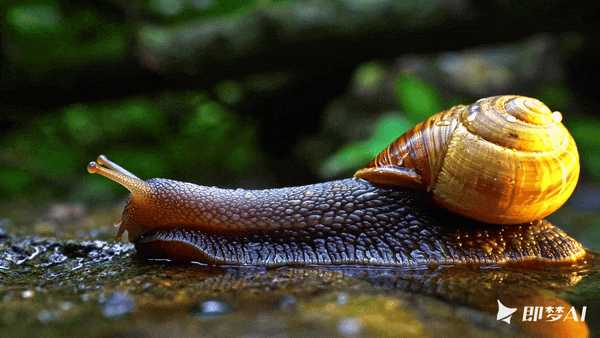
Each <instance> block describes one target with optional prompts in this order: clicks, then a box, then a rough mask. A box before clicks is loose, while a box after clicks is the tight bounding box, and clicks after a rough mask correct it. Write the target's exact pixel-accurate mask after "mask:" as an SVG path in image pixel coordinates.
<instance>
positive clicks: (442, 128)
mask: <svg viewBox="0 0 600 338" xmlns="http://www.w3.org/2000/svg"><path fill="white" fill-rule="evenodd" d="M561 119H562V117H561V115H560V113H558V112H552V111H551V110H550V109H549V108H548V107H547V106H546V105H544V104H543V103H542V102H540V101H538V100H536V99H532V98H527V97H523V96H512V95H511V96H496V97H490V98H486V99H481V100H479V101H477V102H476V103H474V104H472V105H469V106H457V107H454V108H451V109H449V110H447V111H444V112H441V113H439V114H436V115H434V116H432V117H430V118H429V119H427V120H426V121H424V122H421V123H420V124H418V125H417V126H415V127H414V128H413V129H411V130H410V131H408V132H407V133H405V134H404V135H402V136H401V137H400V138H398V139H397V140H396V141H395V142H393V143H392V144H391V145H390V146H389V147H388V148H387V149H385V150H384V151H383V152H381V153H380V154H379V155H377V156H376V157H375V159H373V160H372V161H371V162H370V163H369V164H368V165H367V167H365V168H364V169H361V170H359V171H358V172H357V173H356V174H355V176H356V177H359V178H364V179H366V180H369V181H371V182H372V183H375V184H383V185H400V186H409V187H421V188H425V189H427V190H429V191H431V192H432V193H433V199H434V200H435V201H436V202H437V203H438V204H440V205H442V206H443V207H445V208H447V209H449V210H451V211H453V212H456V213H459V214H461V215H463V216H467V217H470V218H473V219H476V220H479V221H482V222H486V223H498V224H518V223H525V222H530V221H534V220H538V219H542V218H544V217H546V216H547V215H549V214H550V213H552V212H554V211H555V210H556V209H558V208H559V207H560V206H561V205H562V204H564V202H565V201H566V200H567V199H568V198H569V196H570V195H571V193H572V192H573V190H574V188H575V185H576V183H577V179H578V177H579V156H578V153H577V148H576V146H575V142H574V141H573V138H572V137H571V135H570V134H569V132H568V131H567V130H566V128H565V127H564V126H563V125H562V123H561Z"/></svg>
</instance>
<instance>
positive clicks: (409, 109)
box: [395, 74, 442, 124]
mask: <svg viewBox="0 0 600 338" xmlns="http://www.w3.org/2000/svg"><path fill="white" fill-rule="evenodd" d="M395 86H396V88H395V89H396V98H397V100H398V104H399V105H400V108H401V109H402V111H404V112H405V113H406V116H407V118H408V120H409V121H410V122H412V123H413V124H417V123H419V122H421V121H423V120H425V119H427V118H428V117H430V116H431V115H433V114H435V113H438V112H440V111H442V104H441V99H440V97H439V95H438V93H437V91H436V90H435V89H434V88H433V87H432V86H430V85H429V84H427V83H426V82H425V81H423V80H421V79H419V78H417V77H415V76H412V75H407V74H401V75H399V76H398V77H397V78H396V82H395Z"/></svg>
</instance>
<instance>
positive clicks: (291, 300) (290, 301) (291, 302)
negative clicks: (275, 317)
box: [279, 296, 297, 309]
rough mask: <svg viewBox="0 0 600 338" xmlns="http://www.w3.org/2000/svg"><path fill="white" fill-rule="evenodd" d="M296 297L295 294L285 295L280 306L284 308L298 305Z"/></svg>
mask: <svg viewBox="0 0 600 338" xmlns="http://www.w3.org/2000/svg"><path fill="white" fill-rule="evenodd" d="M296 302H297V300H296V297H294V296H285V297H283V299H282V300H281V302H280V303H279V306H280V307H281V308H282V309H291V308H293V307H294V306H295V305H296Z"/></svg>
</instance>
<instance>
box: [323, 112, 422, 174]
mask: <svg viewBox="0 0 600 338" xmlns="http://www.w3.org/2000/svg"><path fill="white" fill-rule="evenodd" d="M412 126H413V124H412V123H410V122H409V121H408V120H407V119H406V118H404V117H403V116H402V115H400V113H398V112H393V113H389V114H386V115H383V116H381V117H380V118H379V119H378V120H377V122H376V123H375V125H374V128H373V134H372V136H371V138H370V139H368V140H366V141H358V142H352V143H349V144H347V145H346V146H344V147H342V148H341V149H339V150H338V151H336V152H335V153H334V154H333V155H331V156H330V157H329V158H328V159H327V160H325V161H324V162H323V164H322V165H321V168H320V176H321V177H323V178H327V179H329V178H332V177H336V176H339V175H340V174H342V173H347V172H350V171H354V170H356V169H358V168H361V167H362V166H364V165H366V164H367V162H369V161H370V160H371V159H373V158H374V157H375V156H376V155H377V154H379V153H380V152H381V151H382V150H383V149H385V148H386V147H387V146H388V145H389V144H390V143H392V142H393V141H394V140H396V139H397V138H398V137H399V136H400V135H402V134H404V133H405V132H406V131H407V130H409V129H410V128H411V127H412Z"/></svg>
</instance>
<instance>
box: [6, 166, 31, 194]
mask: <svg viewBox="0 0 600 338" xmlns="http://www.w3.org/2000/svg"><path fill="white" fill-rule="evenodd" d="M0 177H2V179H1V180H0V192H2V195H4V196H14V195H19V194H23V193H24V192H26V191H27V190H28V188H29V187H31V186H33V185H34V182H35V180H36V176H35V175H34V174H33V173H30V172H27V171H25V170H22V169H17V168H15V167H0Z"/></svg>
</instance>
